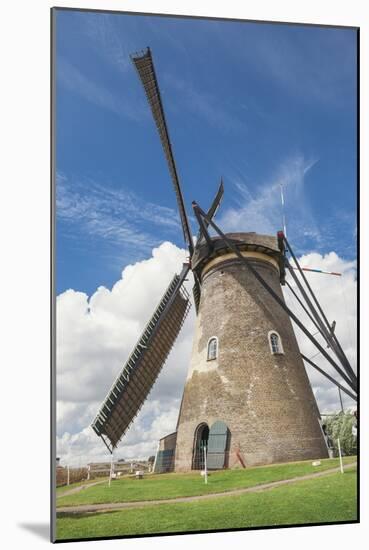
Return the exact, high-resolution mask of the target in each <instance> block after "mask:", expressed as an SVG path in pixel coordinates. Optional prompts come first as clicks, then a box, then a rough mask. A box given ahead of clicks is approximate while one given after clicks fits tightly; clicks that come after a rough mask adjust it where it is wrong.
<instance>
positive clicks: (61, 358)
mask: <svg viewBox="0 0 369 550" xmlns="http://www.w3.org/2000/svg"><path fill="white" fill-rule="evenodd" d="M185 259H186V251H184V250H180V249H179V248H177V247H176V246H174V245H173V244H171V243H169V242H165V243H163V244H162V245H161V246H160V247H159V248H155V249H154V250H153V252H152V257H151V258H150V259H148V260H145V261H142V262H138V263H136V264H134V265H129V266H127V267H126V268H125V269H124V270H123V272H122V278H121V279H120V280H119V281H117V283H116V284H115V285H114V286H113V288H112V289H111V290H109V289H107V288H105V287H99V288H98V289H97V290H96V292H95V293H94V294H93V295H92V296H91V297H90V298H89V297H88V296H87V295H86V294H84V293H82V292H76V291H74V290H67V291H66V292H63V293H62V294H60V295H59V296H58V297H57V398H58V405H57V413H58V422H57V427H58V455H60V456H63V455H65V453H67V454H71V455H72V456H75V454H76V452H77V451H78V449H82V448H84V452H85V454H86V456H87V455H88V457H89V459H92V458H93V457H95V458H96V457H101V456H103V455H104V446H103V445H102V442H101V440H99V439H98V438H97V436H96V435H95V434H94V433H93V432H92V430H91V429H90V428H89V427H88V426H89V424H90V423H91V421H92V420H93V418H94V416H95V414H96V412H97V410H98V407H99V405H100V404H101V402H102V400H103V399H104V397H105V395H106V394H107V392H108V390H109V389H110V387H111V384H112V382H113V380H114V379H115V377H116V376H117V374H118V372H119V371H120V369H121V367H122V365H123V364H124V362H125V360H126V358H127V356H128V355H129V353H130V352H131V350H132V348H133V346H134V345H135V343H136V341H137V339H138V337H139V335H140V334H141V331H142V329H143V327H144V325H145V324H146V323H147V321H148V320H149V318H150V317H151V315H152V312H153V310H154V309H155V307H156V306H157V304H158V302H159V300H160V298H161V296H162V294H163V293H164V290H165V289H166V287H167V286H168V284H169V282H170V280H171V278H172V277H173V275H174V273H179V272H180V270H181V268H182V263H183V261H185ZM187 284H188V285H189V286H191V282H190V281H189V282H188V283H187ZM189 290H190V289H189ZM193 316H194V312H193V310H191V311H190V314H189V316H188V318H187V320H186V322H185V324H184V327H183V329H182V331H181V333H180V335H179V337H178V340H177V342H176V346H175V348H174V349H173V350H172V352H171V354H170V356H169V358H168V361H167V363H166V365H165V367H164V369H163V371H162V373H161V376H160V377H159V380H158V382H157V384H156V385H155V386H154V388H153V390H152V392H151V394H150V398H149V400H148V401H147V402H146V403H145V405H144V407H143V408H142V410H141V411H140V414H139V416H138V417H137V419H136V421H135V423H134V425H133V426H132V428H131V429H130V431H129V432H128V434H127V437H126V438H125V439H124V441H123V443H122V449H123V450H122V453H123V454H124V456H127V457H129V456H130V457H134V456H137V453H138V452H139V451H140V452H142V453H143V455H144V456H145V455H146V454H147V452H148V453H150V454H151V453H152V452H153V451H154V450H155V448H156V445H157V441H158V439H159V437H162V436H163V435H165V433H168V432H170V431H173V430H174V429H175V424H176V419H177V411H178V407H179V403H180V398H181V394H182V389H183V385H184V380H185V376H186V371H187V366H188V362H189V355H190V348H191V344H192V332H193V331H192V323H193ZM90 432H91V434H90ZM66 434H69V435H66ZM150 434H151V435H150ZM91 435H92V437H91ZM142 441H143V442H144V443H142ZM68 444H70V445H71V448H70V449H69V448H67V445H68ZM78 452H79V451H78Z"/></svg>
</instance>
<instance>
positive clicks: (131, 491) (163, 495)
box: [57, 456, 356, 506]
mask: <svg viewBox="0 0 369 550" xmlns="http://www.w3.org/2000/svg"><path fill="white" fill-rule="evenodd" d="M355 460H356V457H353V456H351V457H345V458H344V463H346V464H347V463H349V462H354V461H355ZM311 462H312V461H311V460H308V461H303V462H292V463H287V464H274V465H271V466H260V467H257V468H247V469H245V470H243V469H240V470H222V471H218V472H214V473H211V475H210V476H209V478H208V484H207V485H205V484H204V480H203V478H202V477H201V476H200V473H199V472H196V473H189V474H160V475H152V476H147V477H146V478H145V479H142V480H136V479H132V478H126V479H119V480H114V481H113V482H112V484H111V487H108V485H107V482H106V483H103V484H100V485H95V486H93V487H89V488H87V489H83V490H82V491H80V492H78V493H75V494H73V495H69V496H65V497H63V496H62V497H60V498H58V501H57V505H58V506H72V505H78V504H101V503H106V502H133V501H140V500H161V499H167V498H176V497H182V496H195V495H204V494H208V493H218V492H223V491H229V490H232V489H240V488H246V487H252V486H253V485H260V484H262V483H269V482H272V481H279V480H282V479H290V478H292V477H298V476H303V475H307V474H311V473H316V472H319V471H323V470H327V469H329V468H334V467H336V466H339V459H338V458H333V459H325V460H322V461H321V465H320V466H312V465H311Z"/></svg>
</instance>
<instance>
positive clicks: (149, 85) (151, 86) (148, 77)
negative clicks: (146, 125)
mask: <svg viewBox="0 0 369 550" xmlns="http://www.w3.org/2000/svg"><path fill="white" fill-rule="evenodd" d="M131 59H132V61H133V63H134V65H135V67H136V69H137V72H138V75H139V77H140V79H141V82H142V85H143V87H144V90H145V93H146V97H147V100H148V102H149V105H150V107H151V111H152V114H153V117H154V120H155V124H156V127H157V129H158V132H159V136H160V141H161V144H162V146H163V149H164V153H165V157H166V159H167V162H168V166H169V172H170V175H171V178H172V181H173V185H174V190H175V193H176V197H177V204H178V210H179V214H180V216H181V222H182V229H183V235H184V239H185V242H186V243H187V245H188V249H189V252H190V256H192V254H193V248H194V247H193V239H192V234H191V231H190V226H189V223H188V218H187V214H186V209H185V205H184V200H183V195H182V190H181V186H180V183H179V177H178V172H177V167H176V163H175V161H174V155H173V150H172V145H171V142H170V138H169V132H168V128H167V123H166V120H165V114H164V109H163V103H162V100H161V95H160V90H159V85H158V81H157V78H156V74H155V68H154V64H153V60H152V57H151V50H150V48H146V50H144V51H143V52H139V53H135V54H133V55H131Z"/></svg>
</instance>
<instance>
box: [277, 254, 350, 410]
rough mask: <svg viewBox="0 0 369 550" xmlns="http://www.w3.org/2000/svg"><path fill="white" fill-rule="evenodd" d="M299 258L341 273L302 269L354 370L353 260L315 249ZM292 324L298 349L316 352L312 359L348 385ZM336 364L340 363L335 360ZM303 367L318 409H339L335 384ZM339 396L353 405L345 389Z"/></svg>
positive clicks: (310, 354) (303, 263)
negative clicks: (338, 274)
mask: <svg viewBox="0 0 369 550" xmlns="http://www.w3.org/2000/svg"><path fill="white" fill-rule="evenodd" d="M299 262H300V265H301V266H303V267H310V268H318V269H322V270H324V271H334V272H338V273H342V275H341V277H336V276H333V275H324V274H320V273H312V272H310V273H309V272H305V275H306V278H307V280H308V281H309V284H310V286H311V287H312V289H313V291H314V293H315V295H316V296H317V298H318V300H319V302H320V304H321V306H322V308H323V311H324V312H325V314H326V317H327V319H328V321H329V323H332V322H333V321H336V328H335V333H336V335H337V337H338V340H339V342H340V344H341V346H342V348H343V350H344V352H345V354H346V356H347V358H348V360H349V361H350V364H351V366H352V367H353V369H354V370H355V371H356V367H357V365H356V360H357V356H356V349H357V348H356V334H357V331H356V315H357V314H356V312H357V303H356V262H354V261H345V260H343V259H342V258H340V257H339V256H338V255H337V254H336V253H335V252H330V253H329V254H325V255H321V254H318V253H311V254H306V255H304V256H302V257H301V258H300V259H299ZM288 280H289V283H290V284H291V286H292V287H293V288H294V290H295V291H296V286H295V284H294V283H293V281H292V280H291V278H290V277H289V279H288ZM297 293H298V292H297ZM284 295H285V299H286V302H287V304H288V305H289V307H291V309H293V310H294V311H295V312H296V314H297V315H298V317H299V319H301V320H302V321H303V322H304V324H305V326H306V327H307V328H308V329H309V330H310V332H311V333H312V334H314V333H316V332H317V329H316V327H315V326H314V325H313V323H312V321H311V320H310V319H309V318H308V317H307V315H306V314H305V313H304V312H303V311H302V309H301V307H300V306H298V305H296V300H295V298H293V297H292V294H291V293H290V291H289V290H288V289H285V290H284ZM294 328H295V332H296V336H297V339H298V342H299V346H300V350H301V352H302V353H303V354H304V355H305V356H306V357H308V358H312V357H313V356H315V357H314V359H313V361H314V362H315V363H316V364H317V365H318V366H319V367H321V368H323V369H324V370H325V371H326V372H328V373H329V374H330V375H331V376H333V378H335V379H336V380H337V381H338V382H340V383H341V384H342V385H343V386H345V387H347V388H348V386H347V384H346V383H345V382H344V381H343V379H342V378H341V376H340V375H339V374H338V373H337V372H336V371H335V370H334V369H333V367H332V366H331V365H330V364H329V363H328V361H327V360H326V359H324V358H323V356H322V355H321V354H319V353H318V351H317V349H316V348H315V346H314V345H313V344H312V343H311V342H310V340H308V339H307V338H306V336H305V335H304V334H303V333H302V331H301V330H300V329H299V328H298V327H296V326H295V325H294ZM316 338H317V340H318V341H319V343H320V344H321V345H323V347H325V348H326V347H327V346H326V343H325V340H323V338H322V337H321V336H320V335H317V336H316ZM327 351H328V352H329V354H330V355H331V357H332V358H334V359H335V361H336V362H337V359H336V357H335V356H334V354H333V353H332V352H331V350H330V349H327ZM338 365H340V364H339V363H338ZM306 369H307V372H308V375H309V378H310V381H311V384H312V386H313V390H314V393H315V397H316V399H317V402H318V405H319V408H320V410H321V412H327V411H328V412H329V411H332V410H339V408H340V402H339V395H338V390H337V388H336V387H335V386H334V385H332V383H331V382H330V381H329V380H327V379H326V378H324V377H323V376H322V375H321V374H320V373H318V372H317V371H316V370H315V369H314V368H313V367H311V366H309V365H307V366H306ZM348 389H349V388H348ZM342 397H343V402H344V405H345V406H348V407H349V406H354V405H355V403H354V401H352V400H351V399H350V397H346V396H345V394H344V393H342Z"/></svg>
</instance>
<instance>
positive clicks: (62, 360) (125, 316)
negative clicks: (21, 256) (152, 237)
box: [57, 242, 356, 464]
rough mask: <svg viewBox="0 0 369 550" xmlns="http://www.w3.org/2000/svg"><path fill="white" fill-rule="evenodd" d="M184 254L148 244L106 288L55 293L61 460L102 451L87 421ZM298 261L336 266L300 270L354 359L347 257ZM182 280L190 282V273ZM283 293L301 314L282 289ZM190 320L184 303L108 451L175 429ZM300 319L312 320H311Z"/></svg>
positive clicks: (308, 349)
mask: <svg viewBox="0 0 369 550" xmlns="http://www.w3.org/2000/svg"><path fill="white" fill-rule="evenodd" d="M185 258H186V252H185V251H184V250H180V249H179V248H177V247H176V246H174V245H173V244H171V243H169V242H165V243H163V244H162V245H161V246H160V247H158V248H156V249H154V250H153V253H152V257H151V258H149V259H147V260H145V261H142V262H138V263H136V264H134V265H129V266H127V267H126V268H125V269H124V271H123V272H122V278H121V279H120V280H119V281H117V283H116V284H115V285H114V286H113V288H112V289H111V290H109V289H107V288H104V287H99V288H98V289H97V291H96V292H95V293H94V294H93V295H92V296H91V297H90V298H89V297H88V296H87V295H86V294H84V293H82V292H76V291H74V290H68V291H66V292H64V293H62V294H61V295H59V296H58V298H57V397H58V404H57V413H58V423H57V427H58V439H57V453H58V456H61V458H62V459H63V460H64V462H66V461H69V462H70V463H74V464H78V463H81V464H84V463H86V462H87V461H93V460H103V459H106V458H107V451H106V449H105V447H104V445H103V443H102V442H101V440H100V439H99V438H98V437H97V436H96V434H95V433H94V432H93V431H92V429H91V428H90V427H89V426H90V423H91V421H92V420H93V418H94V416H95V414H96V412H97V410H98V407H99V406H100V404H101V402H102V400H103V399H104V397H105V395H106V394H107V392H108V390H109V389H110V386H111V384H112V382H113V380H114V379H115V377H116V375H117V374H118V372H119V371H120V369H121V367H122V365H123V364H124V362H125V360H126V358H127V356H128V354H129V353H130V351H131V350H132V348H133V346H134V344H135V343H136V341H137V338H138V337H139V335H140V333H141V331H142V328H143V326H144V325H145V324H146V322H147V321H148V319H149V318H150V316H151V314H152V312H153V310H154V308H155V307H156V305H157V303H158V301H159V300H160V297H161V296H162V294H163V292H164V290H165V288H166V287H167V285H168V283H169V281H170V279H171V278H172V276H173V274H174V273H175V272H177V273H178V272H179V271H180V270H181V265H182V262H183V261H184V260H185ZM300 261H301V265H303V266H306V267H317V268H320V269H323V270H327V271H337V272H341V273H342V277H334V276H329V275H322V274H313V273H311V274H308V275H307V276H308V278H309V280H310V282H311V284H312V286H313V288H314V291H315V293H316V295H317V297H318V298H319V300H320V302H321V303H322V306H323V308H324V310H325V312H326V313H327V316H328V319H329V320H330V321H333V320H336V322H337V328H336V332H337V335H338V337H339V339H340V341H341V343H342V345H343V348H344V349H345V351H346V353H347V355H348V357H349V358H350V360H351V361H352V363H353V364H354V365H355V350H356V342H355V337H356V327H355V320H356V281H355V264H354V263H353V262H347V261H345V260H343V259H341V258H339V257H338V256H337V254H335V253H334V252H331V253H330V254H327V255H325V256H322V255H320V254H317V253H312V254H309V255H307V256H304V257H302V258H301V259H300ZM187 284H188V285H189V286H191V282H190V281H189V282H188V283H187ZM286 299H287V303H288V304H289V305H290V306H291V307H292V308H293V309H294V310H295V311H296V312H297V313H298V315H299V317H300V318H302V319H303V315H301V312H300V310H299V306H296V304H294V302H292V301H291V300H290V298H289V296H288V291H286ZM193 321H194V311H193V308H192V309H191V312H190V315H189V317H188V319H187V321H186V323H185V325H184V327H183V329H182V332H181V333H180V336H179V338H178V340H177V342H176V345H175V346H174V348H173V350H172V352H171V354H170V356H169V358H168V361H167V364H166V365H165V366H164V368H163V371H162V372H161V374H160V376H159V378H158V381H157V383H156V384H155V386H154V388H153V390H152V392H151V394H150V396H149V399H148V400H147V401H146V403H145V405H144V406H143V408H142V409H141V411H140V413H139V415H138V417H137V418H136V420H135V421H134V423H133V425H132V426H131V428H130V430H129V431H128V432H127V434H126V436H125V437H124V438H123V441H122V442H121V444H120V446H119V448H118V450H117V451H116V457H117V458H118V457H123V458H138V457H146V458H147V457H148V456H149V455H151V454H153V453H154V452H155V450H156V447H157V443H158V440H159V438H160V437H163V436H164V435H166V434H168V433H170V432H171V431H174V430H175V426H176V421H177V416H178V410H179V405H180V399H181V396H182V391H183V387H184V383H185V378H186V374H187V369H188V365H189V360H190V352H191V344H192V335H193ZM306 324H307V326H308V328H313V327H311V326H310V325H311V322H307V323H306ZM296 332H297V336H298V340H299V342H300V346H301V350H302V352H303V353H304V354H306V355H307V356H308V357H311V356H312V355H314V353H316V349H315V348H314V347H313V346H312V345H311V344H310V343H309V342H307V341H306V338H304V337H302V336H301V334H299V331H296ZM313 332H314V329H313ZM316 362H317V363H318V364H319V365H320V366H324V364H325V362H324V361H322V360H321V358H319V356H318V357H317V358H316ZM308 373H309V376H310V379H311V382H312V386H313V389H314V391H315V394H316V397H317V400H318V404H319V406H320V410H321V411H324V412H327V411H328V410H337V409H338V408H339V400H338V392H337V389H336V388H335V387H334V386H332V384H331V383H330V382H329V381H327V380H326V379H325V378H323V377H322V375H320V374H319V373H317V372H316V371H315V370H314V369H310V368H309V369H308ZM335 377H336V378H337V379H339V377H337V376H336V375H335ZM344 402H345V404H346V405H347V406H349V405H352V401H351V400H350V399H349V398H345V397H344Z"/></svg>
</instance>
